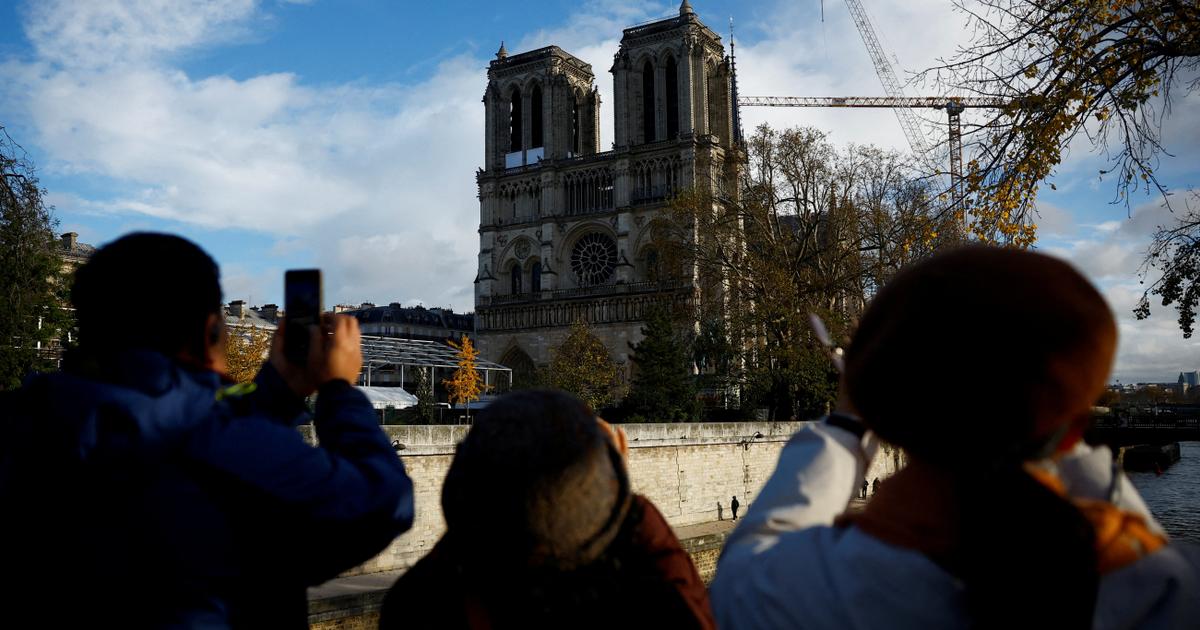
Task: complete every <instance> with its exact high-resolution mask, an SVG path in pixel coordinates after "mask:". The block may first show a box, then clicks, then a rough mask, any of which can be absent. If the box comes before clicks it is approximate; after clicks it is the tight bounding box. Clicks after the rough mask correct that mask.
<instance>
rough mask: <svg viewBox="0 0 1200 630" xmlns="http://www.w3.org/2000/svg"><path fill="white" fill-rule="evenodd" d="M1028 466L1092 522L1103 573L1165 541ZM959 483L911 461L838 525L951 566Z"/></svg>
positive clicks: (1134, 518) (1136, 518) (1131, 517)
mask: <svg viewBox="0 0 1200 630" xmlns="http://www.w3.org/2000/svg"><path fill="white" fill-rule="evenodd" d="M1026 470H1027V471H1028V472H1029V474H1030V475H1031V476H1032V477H1033V478H1034V479H1036V480H1038V481H1039V482H1041V483H1042V484H1043V485H1045V486H1046V487H1047V488H1050V489H1051V490H1052V491H1054V492H1055V493H1056V494H1058V495H1059V496H1062V497H1064V498H1066V499H1067V500H1069V501H1070V502H1071V503H1072V504H1073V505H1075V507H1076V508H1077V509H1078V510H1079V511H1080V512H1081V513H1082V514H1083V516H1084V517H1085V518H1086V519H1087V520H1088V521H1089V522H1090V523H1091V524H1092V527H1093V528H1094V530H1095V535H1096V559H1097V565H1098V566H1097V568H1098V570H1099V572H1100V574H1101V575H1104V574H1106V573H1110V572H1112V571H1115V570H1117V569H1120V568H1122V567H1125V566H1128V565H1130V564H1132V563H1134V562H1136V561H1137V560H1138V559H1140V558H1142V557H1144V556H1146V555H1148V554H1151V553H1153V552H1155V551H1157V550H1158V549H1160V548H1162V547H1163V546H1164V545H1166V543H1167V540H1166V537H1164V536H1163V535H1161V534H1159V533H1157V532H1155V531H1153V530H1152V529H1150V527H1149V525H1147V523H1146V521H1145V520H1144V519H1143V518H1142V517H1141V516H1140V515H1138V514H1133V513H1130V512H1126V511H1124V510H1122V509H1120V508H1119V507H1117V506H1115V505H1113V504H1111V503H1108V502H1106V501H1095V500H1090V499H1077V498H1072V497H1068V496H1067V494H1066V490H1065V488H1064V486H1063V483H1062V481H1061V480H1060V479H1058V477H1056V476H1055V475H1054V474H1053V473H1050V472H1048V471H1045V470H1042V469H1038V468H1035V467H1032V466H1026ZM955 486H956V482H955V481H954V480H953V479H952V478H951V477H950V476H949V475H947V474H945V473H944V472H942V471H940V470H937V469H936V468H933V467H931V466H928V465H924V464H921V463H920V462H913V463H912V464H911V465H909V466H908V467H906V468H905V469H903V470H901V471H900V472H899V473H897V474H896V475H895V476H893V477H892V478H891V479H888V480H887V481H885V482H883V483H882V484H881V485H880V488H879V492H878V493H877V494H876V495H875V496H874V497H872V498H871V501H870V502H869V503H868V504H867V507H866V509H865V510H864V511H863V512H861V513H859V514H844V515H842V516H841V517H839V518H838V520H837V522H836V525H838V526H844V525H850V524H853V525H855V526H857V527H859V528H860V529H862V530H863V531H865V532H866V533H868V534H870V535H872V536H874V537H875V538H878V539H880V540H882V541H884V542H886V543H888V544H891V545H895V546H898V547H905V548H907V549H913V550H915V551H919V552H921V553H923V554H925V555H926V556H927V557H929V558H930V559H931V560H933V561H934V562H936V563H938V564H939V565H940V566H942V567H944V568H947V569H949V570H952V567H953V566H954V558H955V555H956V551H957V549H958V547H959V542H960V532H959V530H958V523H957V518H958V517H957V513H958V510H957V508H956V505H955V493H956V492H957V491H956V489H955ZM1013 509H1019V507H1017V506H1013Z"/></svg>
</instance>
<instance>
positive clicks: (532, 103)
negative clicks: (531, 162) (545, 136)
mask: <svg viewBox="0 0 1200 630" xmlns="http://www.w3.org/2000/svg"><path fill="white" fill-rule="evenodd" d="M529 125H530V129H529V133H530V135H531V136H532V138H531V140H530V142H529V148H531V149H536V148H538V147H540V146H542V144H543V142H542V87H541V86H540V85H535V86H533V94H531V95H530V97H529Z"/></svg>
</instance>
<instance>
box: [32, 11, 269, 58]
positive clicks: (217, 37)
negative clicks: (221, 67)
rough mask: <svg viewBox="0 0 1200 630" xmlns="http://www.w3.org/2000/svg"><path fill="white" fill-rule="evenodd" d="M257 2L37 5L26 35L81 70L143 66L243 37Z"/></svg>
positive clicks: (44, 54) (47, 54)
mask: <svg viewBox="0 0 1200 630" xmlns="http://www.w3.org/2000/svg"><path fill="white" fill-rule="evenodd" d="M254 5H255V2H254V0H141V1H139V2H123V1H119V0H88V1H86V2H80V1H76V0H47V1H44V2H37V3H33V4H32V5H31V6H30V9H29V12H28V15H27V17H26V20H25V33H26V35H27V36H28V37H29V40H30V42H32V43H33V45H34V48H35V49H36V50H37V53H38V57H39V58H41V59H43V60H45V61H49V62H52V63H55V64H61V65H63V66H67V67H78V68H104V67H108V66H112V65H118V64H124V63H144V62H148V61H150V60H152V59H154V58H156V57H159V56H161V55H164V54H167V53H175V52H179V51H182V50H185V49H188V48H191V47H195V46H199V45H202V44H206V43H211V42H214V41H225V40H228V39H230V38H232V37H235V36H238V35H241V34H244V31H242V30H241V29H240V26H241V24H240V23H241V22H242V20H244V19H245V18H247V17H249V16H250V14H251V13H253V11H254Z"/></svg>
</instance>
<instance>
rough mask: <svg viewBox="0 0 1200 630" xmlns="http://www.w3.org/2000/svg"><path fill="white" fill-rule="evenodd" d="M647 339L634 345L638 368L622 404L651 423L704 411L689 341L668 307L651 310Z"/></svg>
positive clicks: (693, 416)
mask: <svg viewBox="0 0 1200 630" xmlns="http://www.w3.org/2000/svg"><path fill="white" fill-rule="evenodd" d="M642 335H643V338H642V340H641V341H639V342H638V343H637V344H630V348H631V349H632V350H633V355H632V357H631V360H632V361H633V364H634V365H635V366H636V368H637V370H636V372H635V373H634V377H633V384H632V386H631V387H630V389H629V394H628V395H626V396H625V400H624V402H623V403H622V406H624V407H625V409H626V411H627V412H628V413H629V414H631V415H630V417H631V418H634V417H640V418H641V419H643V420H646V421H650V422H688V421H692V420H695V419H696V418H697V416H699V414H700V404H699V401H697V400H696V382H695V378H694V377H693V376H692V369H691V368H692V365H691V364H692V362H691V360H690V357H689V354H690V353H689V348H688V344H687V342H686V341H685V340H684V339H683V338H682V337H681V335H680V334H679V331H678V330H677V329H676V326H675V322H674V321H673V319H672V317H671V313H670V311H669V310H667V309H666V308H665V307H658V308H653V309H651V310H650V313H649V315H648V316H647V318H646V321H645V323H644V324H643V326H642Z"/></svg>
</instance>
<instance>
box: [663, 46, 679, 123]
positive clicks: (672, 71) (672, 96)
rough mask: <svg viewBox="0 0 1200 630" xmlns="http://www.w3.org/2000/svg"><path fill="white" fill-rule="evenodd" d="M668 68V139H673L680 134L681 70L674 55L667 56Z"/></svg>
mask: <svg viewBox="0 0 1200 630" xmlns="http://www.w3.org/2000/svg"><path fill="white" fill-rule="evenodd" d="M666 70H667V71H666V75H667V77H666V79H667V81H666V82H667V85H666V88H667V103H666V105H667V139H668V140H673V139H674V138H675V137H676V136H678V135H679V71H678V69H677V68H676V66H675V58H674V57H667V68H666Z"/></svg>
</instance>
